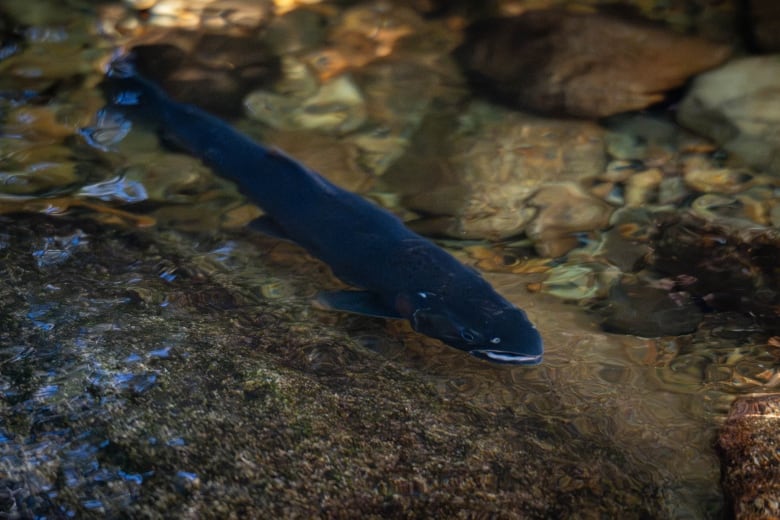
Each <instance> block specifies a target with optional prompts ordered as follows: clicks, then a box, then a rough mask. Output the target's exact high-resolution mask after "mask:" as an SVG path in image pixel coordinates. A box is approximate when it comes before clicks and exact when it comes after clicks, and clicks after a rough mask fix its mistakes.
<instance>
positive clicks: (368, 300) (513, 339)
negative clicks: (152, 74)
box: [103, 62, 543, 365]
mask: <svg viewBox="0 0 780 520" xmlns="http://www.w3.org/2000/svg"><path fill="white" fill-rule="evenodd" d="M103 86H104V91H105V92H106V96H107V98H108V102H109V105H110V106H111V107H113V108H114V109H119V110H120V111H124V112H133V111H141V112H143V114H144V117H146V118H150V119H151V121H152V122H153V123H154V124H155V125H156V126H157V127H158V128H159V130H160V131H161V132H163V133H164V135H165V137H166V138H168V139H172V140H173V141H174V142H175V143H176V144H178V145H180V146H181V147H183V148H184V149H185V150H187V151H189V153H191V154H193V155H195V156H197V157H199V158H201V159H202V160H203V161H204V162H205V163H206V164H208V165H209V166H210V167H211V168H212V169H213V170H214V171H215V172H216V173H217V174H218V175H220V176H222V177H224V178H226V179H229V180H231V181H233V182H235V183H236V184H237V185H238V187H239V188H240V190H241V191H242V192H243V193H244V195H246V196H247V197H248V198H249V199H250V200H252V201H253V202H254V203H255V204H257V205H258V206H260V207H261V208H262V209H263V211H264V212H265V215H266V216H264V217H261V219H258V221H255V222H254V223H253V227H255V228H256V229H259V230H260V231H262V232H264V233H266V234H270V235H273V236H276V237H279V238H284V239H287V240H291V241H293V242H295V243H297V244H299V245H300V246H302V247H303V248H304V249H306V250H307V251H308V252H309V253H311V254H312V255H314V256H315V257H317V258H319V259H320V260H322V261H323V262H325V263H326V264H328V265H329V266H330V268H331V269H332V270H333V273H334V274H335V275H336V276H337V277H339V278H340V279H341V280H343V281H344V282H346V283H348V284H350V285H352V286H354V287H355V288H356V290H349V291H334V292H322V293H320V294H319V295H318V297H317V300H318V302H319V303H320V304H322V305H324V306H326V307H329V308H331V309H335V310H341V311H346V312H352V313H358V314H365V315H370V316H380V317H384V318H396V319H406V320H408V321H409V322H410V323H411V325H412V327H413V328H414V330H415V331H417V332H420V333H422V334H425V335H427V336H430V337H433V338H437V339H439V340H441V341H443V342H444V343H446V344H447V345H450V346H452V347H455V348H457V349H460V350H463V351H465V352H468V353H469V354H471V355H473V356H476V357H478V358H482V359H485V360H488V361H492V362H496V363H509V364H520V365H535V364H537V363H540V362H541V360H542V353H543V345H542V338H541V336H540V335H539V332H538V331H537V329H536V327H534V325H533V324H532V323H531V322H530V321H529V320H528V317H527V316H526V314H525V313H524V312H523V311H522V310H520V309H518V308H517V307H515V306H514V305H512V304H511V303H510V302H508V301H507V300H506V299H504V298H503V297H502V296H501V295H499V294H498V293H497V292H496V291H495V290H494V289H493V288H492V287H491V286H490V284H489V283H488V282H486V281H485V280H484V279H483V278H482V277H481V276H480V275H479V273H478V272H477V271H475V270H474V269H472V268H470V267H467V266H465V265H463V264H462V263H460V262H459V261H458V260H456V259H455V258H454V257H453V256H451V255H450V254H449V253H447V252H446V251H444V250H443V249H442V248H440V247H438V246H437V245H435V244H434V243H433V242H431V241H429V240H427V239H425V238H423V237H422V236H420V235H418V234H416V233H414V232H412V231H410V230H409V229H408V228H406V227H405V226H404V225H403V223H402V222H401V221H400V220H399V219H398V218H397V217H396V216H395V215H393V214H391V213H390V212H388V211H386V210H384V209H382V208H380V207H379V206H377V205H375V204H373V203H371V202H369V201H367V200H365V199H363V198H362V197H360V196H358V195H356V194H354V193H351V192H348V191H346V190H343V189H341V188H339V187H338V186H336V185H334V184H332V183H331V182H329V181H328V180H326V179H325V178H323V177H322V176H320V175H319V174H317V173H315V172H314V171H312V170H310V169H309V168H307V167H306V166H304V165H302V164H300V163H299V162H297V161H295V160H294V159H292V158H291V157H288V156H287V155H285V154H284V153H282V152H280V151H278V150H276V149H273V148H267V147H264V146H262V145H259V144H258V143H256V142H255V141H253V140H251V139H250V138H249V137H247V136H245V135H243V134H241V133H240V132H238V131H236V130H235V129H233V128H232V127H231V126H229V125H228V124H226V123H225V122H223V121H222V120H220V119H218V118H216V117H214V116H211V115H209V114H207V113H206V112H204V111H202V110H200V109H198V108H196V107H194V106H191V105H185V104H181V103H177V102H176V101H173V100H172V99H170V98H169V97H168V96H167V95H166V94H165V92H164V91H163V90H161V89H160V88H159V87H158V86H157V85H155V84H153V83H151V82H149V81H148V80H146V79H145V78H142V77H140V76H138V75H137V74H136V73H135V72H134V71H133V70H132V66H130V65H129V64H128V63H127V62H117V63H115V64H114V66H113V67H112V70H111V71H110V72H109V74H108V76H107V78H106V81H105V82H104V85H103ZM357 289H359V290H357Z"/></svg>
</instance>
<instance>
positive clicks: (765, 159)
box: [677, 55, 780, 175]
mask: <svg viewBox="0 0 780 520" xmlns="http://www.w3.org/2000/svg"><path fill="white" fill-rule="evenodd" d="M677 118H678V120H679V121H680V123H681V124H682V125H684V126H686V127H688V128H690V129H692V130H694V131H696V132H698V133H700V134H701V135H705V136H707V137H710V138H711V139H713V140H714V141H715V142H717V143H718V144H720V145H721V146H723V148H724V150H726V151H727V152H729V153H731V154H733V155H734V156H736V157H737V158H738V159H739V160H740V161H742V162H743V163H745V164H748V165H750V166H753V167H755V168H758V169H762V170H766V171H768V172H771V173H773V174H775V175H778V174H780V146H778V139H777V136H778V135H780V56H777V55H774V56H753V57H748V58H740V59H737V60H734V61H732V62H729V63H728V64H726V65H724V66H723V67H721V68H719V69H717V70H713V71H710V72H708V73H706V74H702V75H701V76H699V77H697V78H696V80H695V81H694V82H693V85H692V87H691V89H690V91H689V92H688V94H687V95H686V96H685V98H684V99H683V101H682V103H681V104H680V107H679V111H678V114H677Z"/></svg>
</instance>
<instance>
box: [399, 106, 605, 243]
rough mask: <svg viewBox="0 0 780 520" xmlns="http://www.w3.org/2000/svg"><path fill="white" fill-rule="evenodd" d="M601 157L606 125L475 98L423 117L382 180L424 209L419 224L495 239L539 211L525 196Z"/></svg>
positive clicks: (587, 169)
mask: <svg viewBox="0 0 780 520" xmlns="http://www.w3.org/2000/svg"><path fill="white" fill-rule="evenodd" d="M453 127H455V128H456V130H455V131H453V130H452V129H453ZM605 162H606V159H605V157H604V143H603V130H602V129H601V128H599V127H598V126H596V125H594V124H592V123H588V122H580V121H564V120H554V119H544V118H540V117H536V116H530V115H527V114H521V113H517V112H511V111H508V110H502V109H500V108H498V107H495V106H492V105H488V104H485V103H481V102H474V103H472V104H471V105H470V107H469V109H468V110H467V111H466V112H465V113H463V114H461V115H460V116H459V117H457V118H455V119H454V120H453V119H450V118H438V119H431V120H428V121H426V122H425V123H423V126H422V128H421V129H420V131H419V132H418V134H417V136H416V139H415V141H414V143H413V145H412V147H411V148H410V150H409V152H408V153H407V154H406V155H405V156H404V157H402V158H401V159H399V160H398V161H397V162H396V163H395V164H394V165H393V167H392V168H391V169H390V170H389V171H388V172H387V174H386V175H385V178H384V180H385V182H387V185H388V186H389V187H391V188H392V189H393V191H397V192H399V193H401V194H402V195H403V196H404V198H403V203H404V205H405V206H406V207H408V208H409V209H411V210H414V211H417V212H419V213H421V214H422V215H423V216H424V218H422V219H421V220H419V221H417V222H415V223H414V226H416V228H417V229H418V230H420V231H422V232H424V233H431V234H440V235H446V236H452V237H455V238H488V239H498V238H505V237H510V236H513V235H517V234H520V233H522V232H523V231H524V230H525V229H526V226H527V225H528V223H529V222H531V219H533V217H534V215H535V214H536V211H537V210H536V208H535V207H534V206H533V204H531V203H530V202H529V200H528V199H529V197H531V196H532V195H533V194H534V193H535V192H536V191H537V190H538V189H539V188H540V187H542V186H543V185H544V184H545V183H559V182H566V181H577V180H578V179H580V178H581V177H588V176H595V175H597V174H599V173H601V172H602V171H603V168H604V164H605ZM582 197H585V198H586V199H587V196H586V195H585V194H582ZM588 200H589V199H588ZM592 202H593V205H594V206H596V207H601V202H600V201H598V200H596V199H592ZM579 230H582V229H581V228H580V229H579Z"/></svg>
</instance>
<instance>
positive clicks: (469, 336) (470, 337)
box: [460, 329, 480, 343]
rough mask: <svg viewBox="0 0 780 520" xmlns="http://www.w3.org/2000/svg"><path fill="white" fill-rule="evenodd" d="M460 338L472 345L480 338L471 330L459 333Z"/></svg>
mask: <svg viewBox="0 0 780 520" xmlns="http://www.w3.org/2000/svg"><path fill="white" fill-rule="evenodd" d="M460 337H461V338H463V339H464V340H465V341H467V342H469V343H474V342H476V341H477V340H478V338H479V337H480V335H479V333H478V332H477V331H475V330H471V329H463V330H461V331H460Z"/></svg>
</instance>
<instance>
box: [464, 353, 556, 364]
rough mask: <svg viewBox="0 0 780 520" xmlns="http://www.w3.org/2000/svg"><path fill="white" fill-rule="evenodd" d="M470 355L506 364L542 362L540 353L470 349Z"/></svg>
mask: <svg viewBox="0 0 780 520" xmlns="http://www.w3.org/2000/svg"><path fill="white" fill-rule="evenodd" d="M469 354H471V355H472V356H475V357H478V358H480V359H484V360H486V361H492V362H493V363H504V364H507V365H538V364H539V363H541V362H542V354H518V353H517V352H508V351H505V350H472V351H471V352H469Z"/></svg>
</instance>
